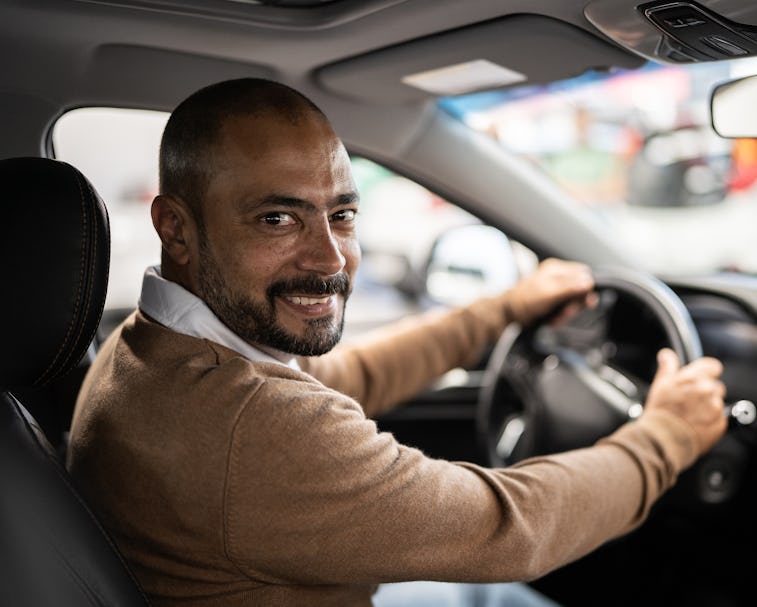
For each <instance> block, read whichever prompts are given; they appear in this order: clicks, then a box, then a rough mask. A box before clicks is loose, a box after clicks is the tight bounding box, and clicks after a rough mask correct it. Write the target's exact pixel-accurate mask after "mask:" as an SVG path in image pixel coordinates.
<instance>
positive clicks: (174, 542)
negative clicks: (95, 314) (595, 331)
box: [69, 79, 725, 605]
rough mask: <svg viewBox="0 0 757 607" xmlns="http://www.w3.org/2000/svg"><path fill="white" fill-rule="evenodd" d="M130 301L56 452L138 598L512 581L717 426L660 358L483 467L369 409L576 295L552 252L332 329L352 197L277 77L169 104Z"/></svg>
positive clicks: (629, 506)
mask: <svg viewBox="0 0 757 607" xmlns="http://www.w3.org/2000/svg"><path fill="white" fill-rule="evenodd" d="M160 179H161V193H160V195H159V196H157V197H156V198H155V200H154V202H153V205H152V219H153V224H154V226H155V229H156V230H157V232H158V234H159V236H160V238H161V241H162V247H163V248H162V259H161V265H160V267H158V268H151V269H149V270H148V271H147V273H146V275H145V278H144V283H143V290H142V296H141V299H140V304H139V309H138V310H137V311H136V312H135V313H134V314H133V315H132V316H131V317H130V318H128V319H127V320H126V321H125V323H124V324H123V325H122V326H121V327H119V328H118V329H117V330H116V331H115V333H114V334H113V335H112V336H111V337H110V338H109V339H108V341H107V342H106V343H105V344H104V345H103V347H102V349H101V351H100V353H99V355H98V358H97V360H96V361H95V363H94V364H93V366H92V368H91V370H90V372H89V374H88V376H87V378H86V380H85V383H84V385H83V387H82V391H81V394H80V398H79V401H78V403H77V408H76V412H75V416H74V421H73V426H72V431H71V448H70V459H69V467H70V470H71V473H72V474H73V475H74V477H75V478H76V479H77V481H78V482H79V483H80V485H81V487H82V490H83V491H84V493H85V494H86V497H87V498H88V499H89V500H91V503H92V504H93V505H94V506H95V508H96V510H97V511H98V512H99V514H100V516H101V517H102V519H103V521H104V523H105V525H106V527H107V528H108V529H109V531H110V532H111V533H112V535H113V537H114V538H115V540H116V542H117V543H118V546H119V548H120V549H121V550H122V552H123V553H124V555H125V556H126V558H127V560H128V561H129V562H130V564H131V566H132V567H133V569H134V571H135V573H136V575H137V577H138V578H139V580H140V581H141V583H142V585H143V586H144V587H145V589H146V591H147V593H148V594H149V595H150V597H151V598H152V600H153V601H154V603H155V604H157V605H174V604H182V605H248V604H249V605H252V604H254V605H370V604H371V600H372V599H371V597H372V594H373V592H374V590H375V588H376V586H377V585H378V584H381V583H385V582H395V581H404V580H440V581H457V582H459V581H465V582H502V581H513V580H529V579H533V578H536V577H538V576H540V575H543V574H545V573H547V572H548V571H550V570H552V569H553V568H555V567H558V566H560V565H562V564H564V563H567V562H569V561H571V560H573V559H576V558H578V557H580V556H582V555H584V554H586V553H587V552H589V551H591V550H592V549H594V548H596V547H597V546H599V545H600V544H602V543H603V542H605V541H607V540H608V539H610V538H614V537H617V536H618V535H621V534H623V533H626V532H628V531H629V530H631V529H633V528H634V527H636V526H637V525H639V524H640V523H641V522H642V521H643V520H644V518H645V517H646V515H647V513H648V512H649V508H650V507H651V505H652V503H653V502H654V501H655V499H656V498H657V497H658V496H659V495H661V493H662V492H664V491H665V490H666V489H667V488H668V487H669V486H670V485H671V484H672V483H673V482H674V481H675V478H676V476H677V474H678V473H679V472H680V471H681V470H683V469H684V468H686V467H687V466H689V465H690V464H691V463H692V462H693V461H695V459H696V458H697V457H698V456H699V455H700V454H702V453H703V452H705V451H706V450H707V449H709V448H710V447H711V446H712V445H713V444H714V443H715V442H716V441H717V440H718V439H719V438H720V436H721V435H722V433H723V432H724V428H725V419H724V416H723V411H722V409H723V400H722V399H723V393H724V387H723V385H722V384H721V382H720V381H719V376H720V373H721V366H720V363H719V362H718V361H716V360H714V359H709V358H704V359H701V360H698V361H695V362H694V363H691V364H690V365H688V366H687V367H684V368H683V369H679V368H678V361H677V359H676V357H675V355H674V354H673V353H672V352H670V351H669V350H665V351H662V352H661V353H660V356H659V370H658V374H657V377H656V379H655V381H654V383H653V385H652V388H651V391H650V396H649V399H648V401H647V403H646V407H645V411H644V413H643V414H642V415H641V417H639V418H638V419H637V420H636V421H635V422H633V423H629V424H627V425H625V426H624V427H622V428H621V429H619V430H618V431H617V432H615V433H614V434H613V435H612V436H610V437H608V438H607V439H605V440H603V441H600V443H599V444H597V445H595V446H593V447H591V448H589V449H584V450H579V451H574V452H570V453H565V454H561V455H557V456H551V457H543V458H539V459H534V460H531V461H526V462H522V463H521V464H519V465H517V466H513V467H512V468H509V469H505V470H490V469H483V468H480V467H478V466H474V465H472V464H465V463H459V464H454V463H450V462H446V461H439V460H434V459H430V458H427V457H425V456H424V455H423V454H422V453H421V452H419V451H417V450H415V449H411V448H408V447H405V446H402V445H400V444H398V443H397V442H396V441H395V440H394V438H393V437H392V436H391V435H389V434H386V433H379V432H377V430H376V426H375V424H374V423H373V422H371V421H369V419H367V417H366V416H374V415H376V414H378V413H381V412H382V411H385V410H387V409H389V408H390V407H391V406H393V405H394V404H396V403H398V402H400V401H402V400H403V399H405V398H408V397H410V396H411V395H413V394H414V393H416V392H418V391H419V390H421V389H423V388H424V387H425V386H426V385H427V384H428V383H429V382H430V381H431V380H432V379H434V378H435V377H437V376H439V375H440V374H442V373H444V372H445V371H447V370H448V369H450V368H454V367H456V366H461V365H465V364H468V363H471V362H473V361H475V360H476V359H477V358H478V357H479V356H480V354H481V353H482V351H483V348H485V347H486V346H487V345H488V344H490V343H491V342H492V341H493V340H495V339H496V338H497V337H498V336H499V334H500V333H501V331H502V330H503V328H504V327H505V326H506V324H507V323H508V322H512V321H518V322H521V323H527V322H529V321H530V320H532V319H534V318H535V317H537V316H541V315H543V314H545V313H546V312H548V311H549V310H551V309H553V308H554V307H555V306H556V305H557V304H559V303H561V302H566V301H575V300H582V299H586V298H590V297H591V292H592V288H593V283H592V280H591V275H590V273H589V271H588V269H587V268H586V267H585V266H583V265H581V264H577V263H571V262H562V261H558V260H548V261H546V262H543V263H542V264H541V265H540V267H539V268H538V270H537V271H536V272H535V274H533V275H532V276H531V277H528V278H526V279H524V280H522V281H521V282H520V283H519V284H517V285H516V286H515V287H514V288H513V289H511V290H510V291H509V292H507V293H504V294H502V295H500V296H498V297H493V298H488V299H482V300H480V301H477V302H475V303H473V304H472V305H469V306H467V307H464V308H461V309H458V310H453V311H449V312H445V313H435V314H433V315H427V316H425V317H422V318H420V319H413V320H412V322H407V323H403V324H401V325H400V326H398V327H394V328H392V329H388V330H385V331H382V332H381V333H379V334H377V335H375V336H373V337H372V338H371V339H370V340H369V342H368V343H364V344H362V345H349V346H348V345H342V346H339V347H336V348H335V346H336V344H337V342H338V341H339V338H340V335H341V330H342V323H343V320H344V317H343V315H344V305H345V301H346V299H347V297H348V296H349V293H350V288H351V281H352V278H353V276H354V274H355V270H356V268H357V265H358V263H359V259H360V251H359V247H358V241H357V238H356V234H355V215H356V213H357V209H358V192H357V191H356V188H355V184H354V182H353V179H352V174H351V170H350V161H349V157H348V155H347V152H346V151H345V149H344V147H343V145H342V143H341V141H340V140H339V138H338V137H337V136H336V134H335V133H334V131H333V130H332V128H331V126H330V124H329V122H328V120H327V119H326V117H325V116H324V115H323V114H322V113H321V112H320V110H318V108H316V107H315V106H314V105H313V104H312V103H311V102H310V101H308V100H307V99H305V98H304V97H303V96H301V95H300V94H299V93H297V92H295V91H293V90H291V89H289V88H287V87H285V86H283V85H280V84H276V83H273V82H269V81H265V80H255V79H243V80H235V81H229V82H224V83H219V84H217V85H213V86H210V87H208V88H206V89H203V90H201V91H199V92H197V93H195V94H194V95H192V96H190V97H189V98H188V99H187V100H185V101H184V102H182V103H181V104H180V105H179V106H178V107H177V108H176V110H175V111H174V112H173V114H172V116H171V118H170V119H169V121H168V124H167V126H166V129H165V132H164V135H163V140H162V143H161V151H160Z"/></svg>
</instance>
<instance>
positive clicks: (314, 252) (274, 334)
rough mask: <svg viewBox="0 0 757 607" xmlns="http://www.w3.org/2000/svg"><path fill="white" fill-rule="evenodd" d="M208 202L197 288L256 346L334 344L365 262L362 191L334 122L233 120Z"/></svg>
mask: <svg viewBox="0 0 757 607" xmlns="http://www.w3.org/2000/svg"><path fill="white" fill-rule="evenodd" d="M215 156H216V158H215V160H214V167H213V173H212V178H211V181H210V184H209V187H208V191H207V196H206V198H205V201H204V202H203V218H204V230H202V231H201V234H200V247H199V264H198V265H197V267H196V268H195V272H194V275H195V278H196V286H197V291H198V295H199V296H200V297H201V298H202V299H203V300H205V302H206V303H207V304H208V305H209V306H210V308H211V309H212V310H213V311H214V312H215V314H216V315H217V316H218V317H219V318H220V319H221V320H222V321H223V322H224V324H226V325H227V326H228V327H229V328H231V329H232V330H233V331H234V332H235V333H237V334H238V335H240V336H241V337H242V338H244V339H245V340H246V341H248V342H249V343H251V344H252V345H255V346H258V347H262V348H263V349H270V348H273V349H275V350H280V351H282V352H288V353H290V354H300V355H305V356H316V355H319V354H323V353H325V352H328V351H329V350H330V349H331V348H333V347H334V345H336V343H337V342H338V341H339V339H340V337H341V334H342V326H343V322H344V305H345V302H346V300H347V297H348V296H349V293H350V290H351V286H350V285H351V281H352V278H353V277H354V274H355V270H356V269H357V266H358V264H359V262H360V248H359V245H358V242H357V238H356V235H355V213H356V212H357V204H358V197H357V191H356V188H355V184H354V181H353V179H352V171H351V167H350V161H349V157H348V155H347V152H346V151H345V149H344V146H343V145H342V144H341V142H340V141H339V139H338V138H337V137H336V135H335V134H334V133H333V131H332V130H331V128H330V127H329V126H328V125H327V124H326V123H325V122H324V121H323V120H321V119H320V118H319V117H317V116H315V115H313V116H311V115H306V116H305V117H303V118H302V120H301V121H299V122H297V123H296V124H292V123H290V122H287V121H285V120H281V119H278V118H274V117H272V116H263V117H260V116H258V117H254V118H251V117H235V118H230V119H228V120H227V121H226V123H225V125H224V127H223V129H222V135H221V139H220V142H219V145H218V147H217V150H216V154H215Z"/></svg>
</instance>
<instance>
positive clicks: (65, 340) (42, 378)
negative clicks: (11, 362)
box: [34, 184, 86, 385]
mask: <svg viewBox="0 0 757 607" xmlns="http://www.w3.org/2000/svg"><path fill="white" fill-rule="evenodd" d="M79 200H80V202H81V207H82V242H81V257H80V264H79V282H78V285H77V288H76V301H75V302H74V314H73V316H72V318H71V322H70V324H69V326H68V331H66V335H65V337H64V338H63V341H62V342H61V344H60V347H59V348H58V351H57V352H56V354H55V356H54V357H53V360H52V362H51V363H50V365H49V366H48V367H47V369H45V371H44V373H42V375H40V376H39V378H37V380H36V381H35V382H34V385H38V384H41V383H43V382H44V381H46V378H47V376H48V375H50V374H51V372H52V369H53V367H54V366H55V365H56V364H57V362H58V358H59V357H60V355H61V353H62V352H63V350H64V349H65V347H66V345H67V343H68V340H69V336H70V335H71V332H72V331H73V328H74V324H75V321H76V312H77V310H78V308H79V301H80V300H81V288H82V274H83V273H84V261H83V260H84V258H85V253H86V249H85V246H84V244H85V236H86V208H85V204H84V197H83V195H82V191H81V184H79Z"/></svg>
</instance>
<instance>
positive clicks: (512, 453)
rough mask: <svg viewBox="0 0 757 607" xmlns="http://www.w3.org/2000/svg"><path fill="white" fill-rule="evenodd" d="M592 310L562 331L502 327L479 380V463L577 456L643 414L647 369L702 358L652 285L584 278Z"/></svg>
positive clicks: (615, 277)
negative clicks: (594, 301) (670, 360)
mask: <svg viewBox="0 0 757 607" xmlns="http://www.w3.org/2000/svg"><path fill="white" fill-rule="evenodd" d="M594 281H595V285H596V290H597V293H598V295H599V304H598V305H597V306H596V307H595V308H592V309H586V310H584V311H582V312H581V313H579V314H578V315H577V316H575V317H574V318H572V319H571V320H570V321H568V322H567V323H565V324H562V325H560V326H553V325H554V323H550V318H549V317H547V318H544V319H541V320H539V321H536V322H534V323H532V324H531V325H529V326H528V327H525V328H522V327H520V326H518V325H517V324H516V323H512V324H510V325H509V326H508V327H507V329H506V330H505V331H504V332H503V334H502V336H501V337H500V339H499V340H498V342H497V344H496V346H495V348H494V350H493V352H492V355H491V357H490V358H489V362H488V365H487V368H486V370H485V373H484V387H483V388H482V390H481V396H480V399H479V402H478V410H477V432H478V439H479V442H480V444H481V446H482V448H483V449H484V451H485V456H486V458H487V460H488V464H489V465H491V466H494V467H502V466H506V465H509V464H512V463H515V462H516V461H519V460H521V459H524V458H526V457H531V456H534V455H543V454H547V453H556V452H559V451H565V450H568V449H574V448H578V447H585V446H588V445H590V444H592V443H594V442H595V441H596V440H598V439H599V438H601V437H603V436H606V435H607V434H609V433H611V432H612V431H613V430H615V429H616V428H617V427H619V426H620V425H621V424H623V423H624V422H626V421H628V420H629V419H633V418H635V417H638V416H639V415H640V414H641V412H642V410H643V403H644V401H645V400H646V396H647V392H648V390H649V386H650V384H651V382H652V378H653V377H654V374H655V371H656V368H657V363H656V357H655V355H656V352H657V350H659V349H660V348H662V347H665V346H667V347H670V348H672V349H673V350H674V351H675V352H676V353H677V354H678V357H679V358H680V360H681V364H682V365H683V364H686V363H688V362H691V361H693V360H695V359H696V358H699V357H700V356H701V355H702V346H701V343H700V341H699V335H698V333H697V330H696V327H695V326H694V323H693V321H692V319H691V316H690V315H689V313H688V311H687V309H686V307H685V306H684V304H683V302H682V301H681V300H680V299H679V298H678V296H677V295H676V294H675V293H674V292H673V291H672V290H671V289H670V288H669V287H668V286H667V285H665V283H663V282H662V281H660V280H658V279H656V278H654V277H652V276H650V275H648V274H644V273H641V272H636V271H633V270H629V269H626V268H620V269H618V268H599V269H597V270H595V271H594Z"/></svg>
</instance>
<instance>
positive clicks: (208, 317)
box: [139, 265, 300, 369]
mask: <svg viewBox="0 0 757 607" xmlns="http://www.w3.org/2000/svg"><path fill="white" fill-rule="evenodd" d="M139 309H140V310H142V311H143V312H144V313H145V314H147V315H148V316H149V317H150V318H152V319H153V320H156V321H157V322H159V323H160V324H161V325H163V326H165V327H168V328H169V329H172V330H174V331H176V332H177V333H183V334H184V335H191V336H192V337H199V338H201V339H209V340H211V341H214V342H216V343H218V344H221V345H222V346H226V347H227V348H231V349H232V350H234V351H235V352H239V353H240V354H241V355H242V356H244V357H245V358H248V359H250V360H254V361H259V362H269V363H270V362H273V363H279V364H282V365H287V366H288V367H291V368H292V369H299V368H300V367H299V365H298V364H297V359H296V358H295V357H294V356H291V355H289V354H286V353H284V352H281V353H280V358H279V357H275V356H271V355H270V354H268V353H266V352H263V351H262V350H260V349H258V348H255V347H254V346H251V345H250V344H249V343H247V342H246V341H245V340H244V339H242V338H241V337H239V335H237V334H236V333H234V332H233V331H232V330H231V329H229V328H228V327H227V326H226V325H225V324H223V323H222V322H221V321H220V319H219V318H218V317H217V316H216V315H215V314H214V313H213V311H212V310H211V309H210V308H209V307H208V306H207V304H206V303H205V302H204V301H203V300H202V299H200V298H199V297H197V296H196V295H194V294H193V293H190V292H189V291H187V290H186V289H185V288H184V287H182V286H181V285H179V284H177V283H175V282H171V281H170V280H166V279H165V278H163V276H162V275H161V273H160V266H159V265H157V266H151V267H149V268H147V270H145V274H144V276H143V278H142V293H141V294H140V297H139Z"/></svg>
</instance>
